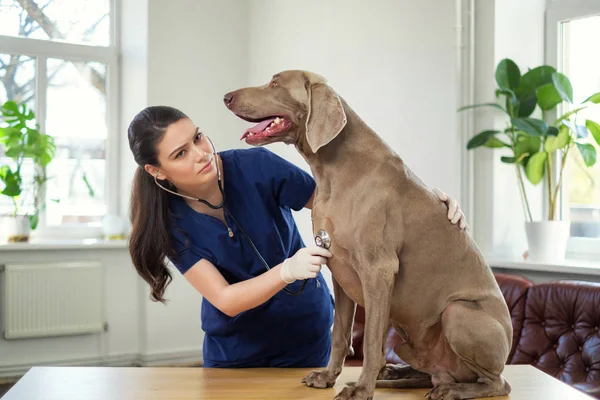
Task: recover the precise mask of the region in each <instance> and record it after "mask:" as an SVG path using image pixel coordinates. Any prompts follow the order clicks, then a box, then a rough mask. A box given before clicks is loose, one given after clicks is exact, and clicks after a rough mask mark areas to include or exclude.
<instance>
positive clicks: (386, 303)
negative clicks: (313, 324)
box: [335, 261, 398, 400]
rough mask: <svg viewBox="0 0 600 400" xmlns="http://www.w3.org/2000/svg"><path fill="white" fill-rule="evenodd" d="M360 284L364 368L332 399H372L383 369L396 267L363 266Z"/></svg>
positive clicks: (386, 265)
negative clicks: (363, 313) (363, 316)
mask: <svg viewBox="0 0 600 400" xmlns="http://www.w3.org/2000/svg"><path fill="white" fill-rule="evenodd" d="M364 267H365V271H364V273H363V274H361V283H362V287H363V295H364V299H365V335H364V341H363V353H364V359H363V368H362V373H361V374H360V377H359V378H358V382H356V384H355V385H352V386H346V387H344V389H342V391H341V392H340V393H339V394H338V395H337V396H336V397H335V400H367V399H372V398H373V393H374V392H375V384H376V383H377V375H378V374H379V371H380V369H381V367H382V348H383V336H384V331H385V329H386V328H387V327H388V323H389V317H390V307H391V300H392V293H393V290H394V283H395V280H396V274H397V271H398V264H397V263H396V265H393V264H390V262H389V261H388V262H387V263H375V264H374V265H373V266H372V267H371V266H367V265H364Z"/></svg>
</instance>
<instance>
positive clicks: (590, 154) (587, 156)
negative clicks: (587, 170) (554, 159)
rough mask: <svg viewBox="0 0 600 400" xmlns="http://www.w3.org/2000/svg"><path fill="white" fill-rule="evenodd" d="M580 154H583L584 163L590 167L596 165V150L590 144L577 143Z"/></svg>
mask: <svg viewBox="0 0 600 400" xmlns="http://www.w3.org/2000/svg"><path fill="white" fill-rule="evenodd" d="M575 144H576V145H577V148H578V149H579V152H580V153H581V157H582V158H583V162H584V163H585V165H587V166H588V167H591V166H592V165H594V164H596V148H595V147H594V146H593V145H591V144H589V143H577V142H576V143H575Z"/></svg>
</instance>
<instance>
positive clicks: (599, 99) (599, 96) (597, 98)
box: [583, 92, 600, 104]
mask: <svg viewBox="0 0 600 400" xmlns="http://www.w3.org/2000/svg"><path fill="white" fill-rule="evenodd" d="M588 101H591V102H592V103H594V104H598V103H600V92H598V93H594V94H593V95H591V96H590V97H588V98H587V99H585V100H584V101H583V103H587V102H588Z"/></svg>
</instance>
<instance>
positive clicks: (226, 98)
mask: <svg viewBox="0 0 600 400" xmlns="http://www.w3.org/2000/svg"><path fill="white" fill-rule="evenodd" d="M232 101H233V93H231V92H230V93H227V94H225V96H223V102H224V103H225V105H226V106H227V107H229V106H230V105H231V102H232Z"/></svg>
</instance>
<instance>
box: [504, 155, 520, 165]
mask: <svg viewBox="0 0 600 400" xmlns="http://www.w3.org/2000/svg"><path fill="white" fill-rule="evenodd" d="M500 161H502V162H503V163H507V164H514V163H516V162H517V158H516V157H506V156H502V157H500Z"/></svg>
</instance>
